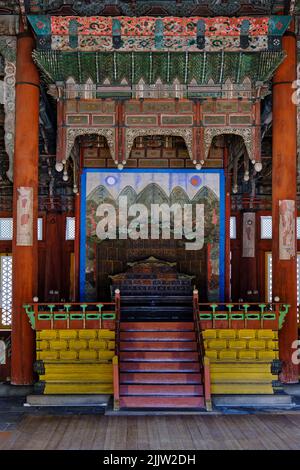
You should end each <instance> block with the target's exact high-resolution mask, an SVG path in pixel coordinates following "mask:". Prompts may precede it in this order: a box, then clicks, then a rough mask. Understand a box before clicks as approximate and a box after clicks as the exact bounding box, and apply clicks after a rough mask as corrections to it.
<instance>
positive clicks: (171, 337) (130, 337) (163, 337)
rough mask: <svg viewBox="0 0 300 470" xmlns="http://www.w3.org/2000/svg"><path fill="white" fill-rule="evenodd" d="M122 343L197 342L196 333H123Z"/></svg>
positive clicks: (121, 333)
mask: <svg viewBox="0 0 300 470" xmlns="http://www.w3.org/2000/svg"><path fill="white" fill-rule="evenodd" d="M120 340H121V341H195V333H194V331H121V332H120Z"/></svg>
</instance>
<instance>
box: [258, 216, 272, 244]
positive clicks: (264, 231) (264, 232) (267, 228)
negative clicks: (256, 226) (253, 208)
mask: <svg viewBox="0 0 300 470" xmlns="http://www.w3.org/2000/svg"><path fill="white" fill-rule="evenodd" d="M260 238H263V239H265V240H271V239H272V216H271V215H264V216H262V217H261V218H260Z"/></svg>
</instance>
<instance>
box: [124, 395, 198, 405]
mask: <svg viewBox="0 0 300 470" xmlns="http://www.w3.org/2000/svg"><path fill="white" fill-rule="evenodd" d="M120 407H121V408H205V402H204V398H203V397H140V396H133V397H120Z"/></svg>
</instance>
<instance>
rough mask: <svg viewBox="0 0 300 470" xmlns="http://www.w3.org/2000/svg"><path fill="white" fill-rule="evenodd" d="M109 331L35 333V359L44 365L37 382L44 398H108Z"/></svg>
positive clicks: (111, 344)
mask: <svg viewBox="0 0 300 470" xmlns="http://www.w3.org/2000/svg"><path fill="white" fill-rule="evenodd" d="M114 340H115V332H114V331H112V330H100V329H99V330H94V329H93V330H42V331H37V336H36V349H37V359H38V360H41V361H43V366H42V369H41V371H42V370H43V369H44V371H43V373H42V374H40V376H39V380H40V384H43V387H44V392H43V393H44V394H111V393H112V392H113V372H112V358H113V356H114V350H115V341H114Z"/></svg>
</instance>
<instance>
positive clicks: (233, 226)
mask: <svg viewBox="0 0 300 470" xmlns="http://www.w3.org/2000/svg"><path fill="white" fill-rule="evenodd" d="M230 238H231V239H232V240H235V239H236V217H230Z"/></svg>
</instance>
